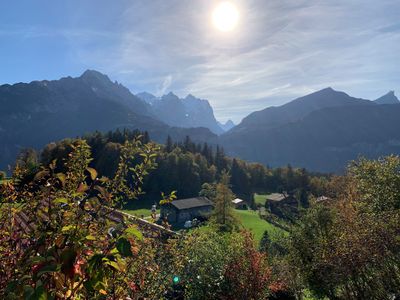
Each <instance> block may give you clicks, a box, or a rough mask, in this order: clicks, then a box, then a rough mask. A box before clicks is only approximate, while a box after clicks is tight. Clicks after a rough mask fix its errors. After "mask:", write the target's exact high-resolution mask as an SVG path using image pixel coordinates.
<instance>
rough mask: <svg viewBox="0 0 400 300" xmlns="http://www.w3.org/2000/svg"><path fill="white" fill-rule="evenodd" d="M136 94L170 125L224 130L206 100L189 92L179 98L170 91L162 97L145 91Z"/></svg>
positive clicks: (216, 130) (219, 132)
mask: <svg viewBox="0 0 400 300" xmlns="http://www.w3.org/2000/svg"><path fill="white" fill-rule="evenodd" d="M136 96H137V97H139V98H140V99H142V100H143V101H144V102H146V103H148V104H149V105H150V111H151V112H152V113H153V115H154V116H156V117H157V118H158V119H159V120H161V121H163V122H165V123H166V124H168V125H170V126H177V127H183V128H194V127H205V128H208V129H210V130H211V131H212V132H214V133H215V134H221V133H223V132H224V131H225V130H223V129H222V128H221V126H220V125H219V124H218V121H217V120H216V119H215V116H214V112H213V109H212V107H211V105H210V103H209V102H208V101H207V100H204V99H199V98H196V97H194V96H193V95H191V94H189V95H187V96H186V97H185V98H183V99H181V98H179V97H178V96H176V95H175V94H174V93H172V92H170V93H168V94H167V95H163V96H162V97H156V96H154V95H152V94H150V93H147V92H142V93H139V94H136Z"/></svg>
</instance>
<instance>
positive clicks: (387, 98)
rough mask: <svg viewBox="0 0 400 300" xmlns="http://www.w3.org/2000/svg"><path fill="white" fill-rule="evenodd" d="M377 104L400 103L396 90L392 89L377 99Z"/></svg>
mask: <svg viewBox="0 0 400 300" xmlns="http://www.w3.org/2000/svg"><path fill="white" fill-rule="evenodd" d="M375 103H377V104H400V100H399V99H398V98H397V97H396V95H395V94H394V91H390V92H389V93H387V94H386V95H383V96H382V97H380V98H378V99H376V100H375Z"/></svg>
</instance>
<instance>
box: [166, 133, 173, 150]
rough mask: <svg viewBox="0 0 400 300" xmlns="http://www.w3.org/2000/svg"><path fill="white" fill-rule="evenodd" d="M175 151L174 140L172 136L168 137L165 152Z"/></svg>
mask: <svg viewBox="0 0 400 300" xmlns="http://www.w3.org/2000/svg"><path fill="white" fill-rule="evenodd" d="M172 149H173V144H172V138H171V136H170V135H168V137H167V141H166V143H165V151H167V152H171V151H172Z"/></svg>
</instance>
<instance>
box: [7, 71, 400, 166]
mask: <svg viewBox="0 0 400 300" xmlns="http://www.w3.org/2000/svg"><path fill="white" fill-rule="evenodd" d="M117 128H130V129H139V130H142V131H144V130H146V131H148V132H149V134H150V137H151V138H152V139H153V140H155V141H156V142H161V143H163V142H164V141H165V140H166V138H167V136H168V135H170V136H171V137H172V139H173V140H175V141H179V140H183V139H184V138H185V136H187V135H188V136H190V137H191V139H192V140H193V141H195V142H207V143H208V144H209V145H216V144H220V145H221V146H223V147H224V148H225V151H226V152H227V154H229V155H231V156H235V157H239V158H242V159H245V160H248V161H254V162H261V163H263V164H266V165H270V166H274V167H275V166H283V165H287V164H288V163H289V164H291V165H293V166H295V167H305V168H308V169H310V170H312V171H322V172H340V171H342V170H343V169H344V167H345V165H346V164H347V163H348V162H349V161H350V160H352V159H356V158H357V157H358V156H359V155H365V156H367V157H370V158H376V157H379V156H380V155H387V154H400V130H399V128H400V101H399V100H398V98H397V97H396V96H395V94H394V92H393V91H391V92H389V93H387V94H386V95H384V96H382V97H380V98H378V99H376V100H375V101H370V100H366V99H359V98H354V97H351V96H349V95H347V94H346V93H344V92H339V91H335V90H333V89H332V88H326V89H323V90H320V91H317V92H315V93H312V94H309V95H306V96H303V97H300V98H297V99H294V100H293V101H291V102H289V103H286V104H284V105H282V106H277V107H268V108H266V109H264V110H260V111H257V112H254V113H251V114H250V115H248V116H247V117H245V118H244V119H243V121H242V122H241V123H240V124H238V125H236V126H235V124H233V122H232V121H228V122H226V123H225V124H221V123H218V121H217V120H216V119H215V116H214V113H213V110H212V107H211V106H210V104H209V102H208V101H207V100H202V99H199V98H196V97H194V96H192V95H188V96H187V97H185V98H183V99H181V98H179V97H178V96H176V95H175V94H173V93H169V94H167V95H164V96H162V97H155V96H154V95H152V94H150V93H146V92H144V93H140V94H137V95H133V94H132V93H131V92H130V91H129V90H128V89H127V88H126V87H124V86H123V85H121V84H120V83H118V82H112V81H111V80H110V79H109V77H108V76H106V75H104V74H102V73H100V72H97V71H94V70H87V71H85V72H84V73H83V74H82V75H81V76H79V77H76V78H72V77H65V78H61V79H59V80H50V81H49V80H43V81H33V82H31V83H17V84H13V85H9V84H4V85H1V86H0V141H1V143H0V169H4V168H5V167H6V165H7V164H11V163H13V162H14V161H15V157H16V155H17V153H18V151H19V150H21V149H22V148H26V147H34V148H37V149H40V148H41V147H43V146H44V145H45V144H47V143H49V142H52V141H57V140H60V139H63V138H67V137H76V136H80V135H83V134H84V133H87V132H93V131H96V130H98V131H103V132H104V131H109V130H115V129H117ZM211 131H213V132H214V133H213V132H211ZM223 131H226V132H225V133H222V132H223ZM216 133H218V134H220V133H222V134H220V135H219V136H218V135H217V134H216Z"/></svg>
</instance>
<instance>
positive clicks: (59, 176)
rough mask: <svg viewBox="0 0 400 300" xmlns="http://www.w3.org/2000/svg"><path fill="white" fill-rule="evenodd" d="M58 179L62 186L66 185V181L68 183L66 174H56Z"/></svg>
mask: <svg viewBox="0 0 400 300" xmlns="http://www.w3.org/2000/svg"><path fill="white" fill-rule="evenodd" d="M56 177H57V179H58V180H60V182H61V184H62V186H64V185H65V181H66V177H65V174H63V173H57V174H56Z"/></svg>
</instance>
